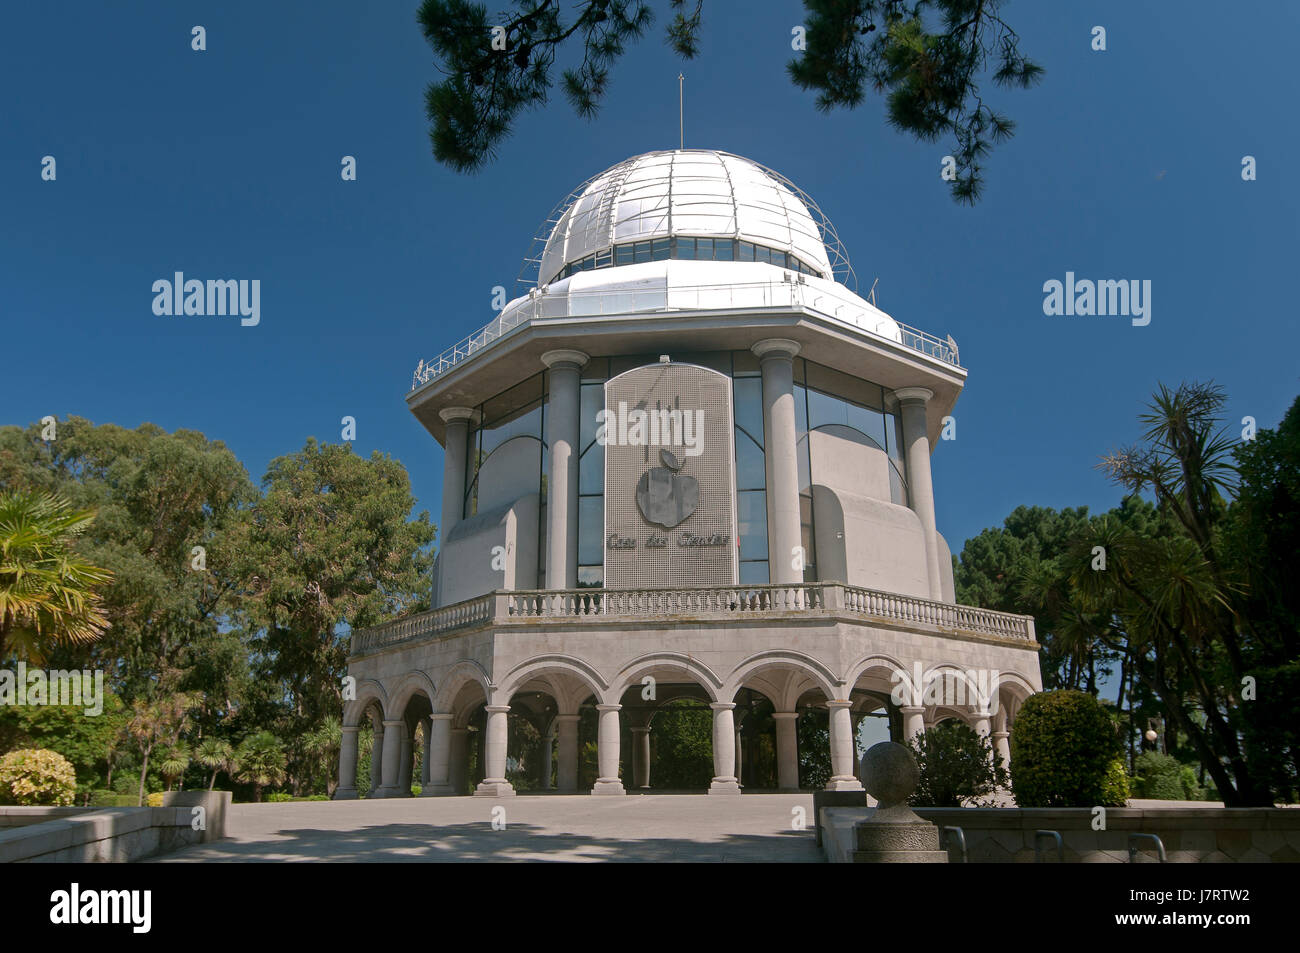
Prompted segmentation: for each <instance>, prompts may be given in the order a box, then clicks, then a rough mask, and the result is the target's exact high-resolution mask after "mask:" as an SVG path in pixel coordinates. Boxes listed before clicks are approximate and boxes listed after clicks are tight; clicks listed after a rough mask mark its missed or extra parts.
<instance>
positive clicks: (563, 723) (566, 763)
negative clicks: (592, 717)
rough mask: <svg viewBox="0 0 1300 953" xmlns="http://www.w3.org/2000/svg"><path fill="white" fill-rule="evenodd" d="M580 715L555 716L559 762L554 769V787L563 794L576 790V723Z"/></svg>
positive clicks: (572, 792)
mask: <svg viewBox="0 0 1300 953" xmlns="http://www.w3.org/2000/svg"><path fill="white" fill-rule="evenodd" d="M580 720H581V716H580V715H556V716H555V731H556V743H557V746H558V747H559V749H560V750H559V756H560V762H559V764H558V765H556V768H555V787H556V788H557V789H558V790H559V791H560V792H561V793H563V794H574V793H576V792H577V790H578V722H579V721H580Z"/></svg>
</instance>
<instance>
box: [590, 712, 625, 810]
mask: <svg viewBox="0 0 1300 953" xmlns="http://www.w3.org/2000/svg"><path fill="white" fill-rule="evenodd" d="M622 707H623V706H622V705H597V706H596V711H598V712H600V724H599V726H598V727H597V731H596V763H597V765H598V766H599V771H600V776H599V777H597V778H596V785H595V787H593V788H592V789H591V793H592V794H626V793H627V792H626V791H624V790H623V782H622V781H620V780H619V778H618V756H619V744H620V740H619V720H618V713H619V710H620V709H621V708H622Z"/></svg>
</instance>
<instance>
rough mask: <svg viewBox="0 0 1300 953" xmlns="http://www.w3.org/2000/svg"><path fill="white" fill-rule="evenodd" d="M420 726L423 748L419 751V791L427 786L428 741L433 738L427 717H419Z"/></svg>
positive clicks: (422, 790) (422, 791)
mask: <svg viewBox="0 0 1300 953" xmlns="http://www.w3.org/2000/svg"><path fill="white" fill-rule="evenodd" d="M420 726H421V727H422V728H423V729H424V749H423V751H422V752H421V753H420V792H421V793H422V794H423V793H424V789H425V788H427V787H428V786H429V742H430V741H431V740H432V739H433V731H432V729H431V728H430V724H429V719H428V718H421V719H420Z"/></svg>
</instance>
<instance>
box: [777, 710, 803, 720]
mask: <svg viewBox="0 0 1300 953" xmlns="http://www.w3.org/2000/svg"><path fill="white" fill-rule="evenodd" d="M772 717H773V718H774V719H776V720H777V721H794V720H795V719H796V718H798V717H799V713H798V712H797V711H774V712H772Z"/></svg>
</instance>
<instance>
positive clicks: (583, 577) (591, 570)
mask: <svg viewBox="0 0 1300 953" xmlns="http://www.w3.org/2000/svg"><path fill="white" fill-rule="evenodd" d="M604 585H605V567H604V566H603V565H601V566H579V567H578V588H579V589H600V588H601V587H602V586H604Z"/></svg>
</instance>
